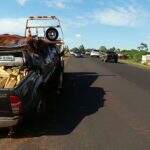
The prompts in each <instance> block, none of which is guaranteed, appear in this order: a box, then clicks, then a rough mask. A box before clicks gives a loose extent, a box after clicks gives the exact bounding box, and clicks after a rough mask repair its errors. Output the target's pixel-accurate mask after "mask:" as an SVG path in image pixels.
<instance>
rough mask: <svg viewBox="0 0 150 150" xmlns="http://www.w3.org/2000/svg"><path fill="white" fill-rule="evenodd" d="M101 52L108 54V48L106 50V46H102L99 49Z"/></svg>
mask: <svg viewBox="0 0 150 150" xmlns="http://www.w3.org/2000/svg"><path fill="white" fill-rule="evenodd" d="M99 51H101V52H106V51H107V48H106V47H105V46H101V47H100V48H99Z"/></svg>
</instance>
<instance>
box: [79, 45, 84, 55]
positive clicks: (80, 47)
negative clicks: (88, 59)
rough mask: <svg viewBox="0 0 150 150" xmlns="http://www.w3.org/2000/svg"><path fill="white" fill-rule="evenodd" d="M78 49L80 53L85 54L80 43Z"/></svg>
mask: <svg viewBox="0 0 150 150" xmlns="http://www.w3.org/2000/svg"><path fill="white" fill-rule="evenodd" d="M79 51H80V52H81V53H82V54H85V48H84V45H80V46H79Z"/></svg>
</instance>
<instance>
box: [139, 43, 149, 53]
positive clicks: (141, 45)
mask: <svg viewBox="0 0 150 150" xmlns="http://www.w3.org/2000/svg"><path fill="white" fill-rule="evenodd" d="M138 50H139V51H148V45H147V44H146V43H141V44H140V46H139V47H138Z"/></svg>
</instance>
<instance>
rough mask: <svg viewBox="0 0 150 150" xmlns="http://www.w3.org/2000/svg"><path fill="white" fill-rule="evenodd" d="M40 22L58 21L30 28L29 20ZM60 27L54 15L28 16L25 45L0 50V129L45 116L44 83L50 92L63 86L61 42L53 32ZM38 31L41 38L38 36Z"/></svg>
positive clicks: (55, 32)
mask: <svg viewBox="0 0 150 150" xmlns="http://www.w3.org/2000/svg"><path fill="white" fill-rule="evenodd" d="M43 20H47V21H51V20H53V21H57V23H58V25H57V26H55V27H54V26H51V24H50V25H49V26H35V25H34V26H31V25H29V22H30V21H43ZM60 27H61V26H60V22H59V20H58V19H57V18H56V17H55V16H39V17H29V19H28V20H27V26H26V32H25V37H24V38H25V40H26V41H27V42H26V44H24V45H21V46H20V45H17V46H16V45H15V46H10V45H9V44H8V45H9V46H1V47H0V128H5V127H13V126H15V125H17V124H18V123H19V122H20V121H21V120H22V118H24V117H27V118H28V117H30V116H33V115H34V114H35V115H37V114H38V113H44V111H45V107H46V103H45V102H46V101H45V100H44V97H42V95H41V89H42V88H43V87H44V86H45V85H46V84H50V85H51V86H52V88H51V89H50V92H51V90H59V89H60V88H61V87H62V82H63V70H64V62H63V59H62V57H61V56H62V55H63V51H61V50H62V46H63V40H62V39H58V36H59V35H58V33H59V32H58V30H57V29H56V28H60ZM41 28H42V29H43V31H44V34H43V36H41V33H40V35H39V34H38V33H39V32H38V30H39V29H41ZM32 29H36V35H32V31H31V30H32ZM27 31H28V33H29V35H28V36H27ZM3 38H4V37H3ZM12 38H13V35H12ZM15 44H16V43H15Z"/></svg>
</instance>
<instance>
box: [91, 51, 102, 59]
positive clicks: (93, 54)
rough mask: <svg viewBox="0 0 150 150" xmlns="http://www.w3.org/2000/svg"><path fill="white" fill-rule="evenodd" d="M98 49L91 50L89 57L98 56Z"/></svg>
mask: <svg viewBox="0 0 150 150" xmlns="http://www.w3.org/2000/svg"><path fill="white" fill-rule="evenodd" d="M99 54H100V53H99V51H98V50H92V51H91V54H90V56H91V57H99Z"/></svg>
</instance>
